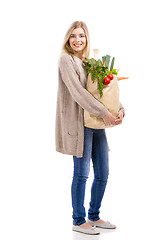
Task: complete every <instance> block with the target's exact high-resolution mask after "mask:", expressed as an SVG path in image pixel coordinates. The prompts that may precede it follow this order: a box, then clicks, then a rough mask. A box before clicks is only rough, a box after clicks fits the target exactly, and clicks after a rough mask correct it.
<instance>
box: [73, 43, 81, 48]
mask: <svg viewBox="0 0 160 240" xmlns="http://www.w3.org/2000/svg"><path fill="white" fill-rule="evenodd" d="M73 45H74V46H75V47H80V46H82V43H81V44H73Z"/></svg>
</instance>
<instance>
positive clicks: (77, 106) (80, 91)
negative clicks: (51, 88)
mask: <svg viewBox="0 0 160 240" xmlns="http://www.w3.org/2000/svg"><path fill="white" fill-rule="evenodd" d="M86 80H87V79H86V73H85V70H84V69H83V67H82V60H81V59H79V58H78V57H76V56H74V55H69V54H66V53H65V54H63V55H62V56H61V57H60V59H59V66H58V90H57V108H56V121H55V145H56V151H58V152H60V153H63V154H69V155H73V156H76V157H82V156H83V145H84V109H85V110H86V111H88V112H89V113H91V114H92V115H94V116H97V117H101V118H103V117H104V116H105V115H106V113H107V111H108V110H107V109H106V108H105V106H104V105H103V104H102V103H100V102H99V101H98V100H96V99H95V98H94V97H93V96H92V95H91V94H90V93H89V92H88V91H87V90H86Z"/></svg>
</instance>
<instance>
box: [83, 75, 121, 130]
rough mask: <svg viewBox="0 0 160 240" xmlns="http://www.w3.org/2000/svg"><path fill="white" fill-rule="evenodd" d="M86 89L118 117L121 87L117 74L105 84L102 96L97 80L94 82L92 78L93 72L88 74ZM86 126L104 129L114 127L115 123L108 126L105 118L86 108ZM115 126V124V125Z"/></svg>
mask: <svg viewBox="0 0 160 240" xmlns="http://www.w3.org/2000/svg"><path fill="white" fill-rule="evenodd" d="M86 89H87V90H88V91H89V92H90V93H91V94H92V95H93V96H94V97H95V98H96V99H97V100H98V101H99V102H101V103H103V105H104V106H105V107H106V108H107V109H108V111H109V112H111V113H112V114H113V116H114V117H115V118H116V117H117V115H118V111H119V107H120V102H119V87H118V80H117V76H116V75H114V78H113V80H111V82H110V83H109V84H108V85H104V88H103V95H102V97H100V93H99V90H98V89H97V81H96V80H95V81H94V83H93V82H92V79H91V74H89V75H88V79H87V85H86ZM84 126H85V127H88V128H93V129H104V128H107V127H113V125H110V126H106V125H105V123H104V121H103V119H102V118H99V117H96V116H94V115H92V114H90V113H88V112H87V111H86V110H84ZM114 126H115V125H114Z"/></svg>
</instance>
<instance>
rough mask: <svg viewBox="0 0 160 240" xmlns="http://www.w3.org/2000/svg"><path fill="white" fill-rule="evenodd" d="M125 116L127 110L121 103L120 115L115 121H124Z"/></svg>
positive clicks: (117, 122) (118, 122)
mask: <svg viewBox="0 0 160 240" xmlns="http://www.w3.org/2000/svg"><path fill="white" fill-rule="evenodd" d="M124 116H125V110H124V107H123V105H122V104H121V103H120V106H119V112H118V116H117V118H116V120H115V123H116V124H117V125H118V124H120V123H122V120H123V118H124Z"/></svg>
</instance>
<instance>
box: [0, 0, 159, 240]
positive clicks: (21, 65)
mask: <svg viewBox="0 0 160 240" xmlns="http://www.w3.org/2000/svg"><path fill="white" fill-rule="evenodd" d="M75 20H82V21H84V22H85V23H86V24H87V26H88V28H89V32H90V37H91V56H93V52H92V49H93V48H99V49H100V56H102V55H105V54H110V55H111V56H114V57H115V58H116V62H115V67H116V68H117V69H118V68H120V72H119V75H121V76H122V75H124V76H129V77H130V78H129V79H128V80H124V81H121V82H119V87H120V99H121V102H122V104H123V105H124V107H125V110H126V116H125V119H124V122H123V124H122V125H121V126H117V127H115V128H112V129H108V130H106V134H107V137H108V142H109V145H110V149H111V151H110V153H109V157H110V176H109V181H108V186H107V189H106V193H105V196H104V199H103V202H102V207H101V218H102V219H104V220H109V221H111V222H113V223H115V224H116V225H117V230H116V231H102V234H101V235H100V236H97V237H89V236H85V235H81V234H77V233H72V231H71V228H72V217H71V215H72V208H71V196H70V185H71V181H72V172H73V163H72V156H69V155H63V154H60V153H57V152H56V151H55V140H54V131H55V130H54V127H55V111H56V94H57V63H58V57H59V54H60V51H61V45H62V42H63V38H64V35H65V32H66V30H67V29H68V27H69V26H70V24H71V23H72V22H73V21H75ZM159 21H160V17H159V2H158V0H157V1H156V0H152V1H143V0H135V1H128V0H121V1H118V0H112V1H107V0H99V1H84V0H81V1H78V2H77V1H73V0H68V1H58V2H55V1H49V0H45V1H40V0H39V1H36V0H32V1H31V0H28V1H18V0H15V1H7V0H5V1H3V0H2V1H1V3H0V35H1V36H0V195H1V196H0V226H1V230H0V239H2V240H5V239H7V240H8V239H17V240H19V239H23V240H25V239H30V240H31V239H39V240H40V239H48V240H50V239H63V238H66V237H68V239H69V238H70V239H74V240H76V239H102V240H103V239H124V240H127V239H142V238H143V239H144V238H148V239H149V238H151V239H159V237H160V234H159V214H160V208H159V202H160V197H159V182H160V176H159V161H160V154H159V133H160V131H159V130H160V129H159V102H160V97H159V95H160V94H159V80H160V79H159V54H160V48H159V42H160V35H159ZM91 169H92V168H91ZM92 177H93V173H92V171H91V174H90V178H89V180H88V184H87V189H86V201H85V206H86V209H87V208H88V203H89V199H90V185H91V183H92ZM57 232H58V235H56V234H57Z"/></svg>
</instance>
